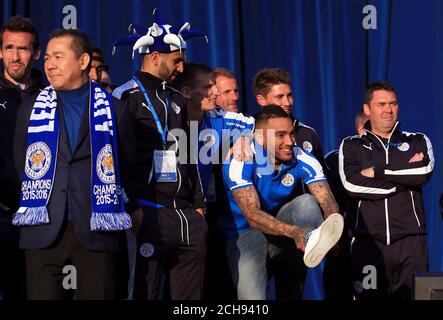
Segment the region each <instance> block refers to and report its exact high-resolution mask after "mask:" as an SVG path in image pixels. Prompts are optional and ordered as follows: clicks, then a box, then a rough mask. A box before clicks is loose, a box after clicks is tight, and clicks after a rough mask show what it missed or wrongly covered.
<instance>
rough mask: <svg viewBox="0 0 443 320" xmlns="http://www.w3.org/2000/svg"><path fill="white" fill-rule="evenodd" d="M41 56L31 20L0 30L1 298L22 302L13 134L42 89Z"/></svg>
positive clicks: (17, 18) (16, 21)
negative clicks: (23, 107) (23, 108)
mask: <svg viewBox="0 0 443 320" xmlns="http://www.w3.org/2000/svg"><path fill="white" fill-rule="evenodd" d="M39 56H40V42H39V34H38V32H37V29H36V28H35V26H34V24H33V23H32V21H31V20H29V19H27V18H24V17H21V16H14V17H12V18H10V19H9V21H8V22H6V23H5V24H4V25H3V26H2V28H1V30H0V59H1V60H2V62H3V66H2V68H1V70H0V260H1V261H2V263H1V264H0V296H1V297H2V299H24V298H25V296H26V291H25V275H24V273H25V270H24V268H25V267H24V257H23V252H22V251H21V250H19V247H18V246H19V245H18V242H19V229H18V228H17V227H15V226H13V225H12V223H11V218H12V214H13V213H14V212H15V211H16V210H17V208H18V204H19V199H20V181H19V179H18V175H17V173H16V170H15V166H14V161H13V144H14V130H15V120H16V117H17V112H18V110H19V106H20V104H21V102H22V101H23V100H24V99H25V98H27V97H29V96H30V95H32V94H34V93H36V92H39V91H40V90H41V89H42V88H43V87H44V84H43V75H42V73H41V72H40V70H37V69H34V68H32V66H33V61H34V60H37V59H38V58H39Z"/></svg>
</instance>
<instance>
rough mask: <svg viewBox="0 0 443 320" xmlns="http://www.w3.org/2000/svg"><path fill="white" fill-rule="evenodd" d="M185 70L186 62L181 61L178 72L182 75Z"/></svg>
mask: <svg viewBox="0 0 443 320" xmlns="http://www.w3.org/2000/svg"><path fill="white" fill-rule="evenodd" d="M184 68H185V63H184V61H180V62H179V63H177V72H179V73H182V72H183V70H184Z"/></svg>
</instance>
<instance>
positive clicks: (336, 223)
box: [303, 213, 344, 268]
mask: <svg viewBox="0 0 443 320" xmlns="http://www.w3.org/2000/svg"><path fill="white" fill-rule="evenodd" d="M343 224H344V223H343V217H342V216H341V215H340V214H338V213H333V214H331V215H330V216H329V217H328V218H327V219H326V220H325V221H323V223H322V224H321V225H320V226H319V227H318V228H317V229H314V230H313V231H312V233H311V235H310V237H309V239H308V242H307V243H306V246H305V255H304V257H303V261H304V262H305V265H306V266H307V267H309V268H314V267H316V266H317V265H318V264H319V263H320V262H321V261H322V260H323V257H324V256H325V255H326V253H328V251H329V250H330V249H331V248H332V247H333V246H334V245H335V244H336V243H337V242H338V240H339V239H340V237H341V234H342V232H343Z"/></svg>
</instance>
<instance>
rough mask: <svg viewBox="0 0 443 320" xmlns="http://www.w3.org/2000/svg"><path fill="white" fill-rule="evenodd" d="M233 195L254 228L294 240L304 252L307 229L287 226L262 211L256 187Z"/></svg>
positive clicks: (236, 191)
mask: <svg viewBox="0 0 443 320" xmlns="http://www.w3.org/2000/svg"><path fill="white" fill-rule="evenodd" d="M232 195H233V196H234V199H235V201H236V202H237V204H238V206H239V207H240V209H241V211H242V212H243V214H244V215H245V217H246V219H247V220H248V222H249V225H250V226H251V227H252V228H254V229H257V230H260V231H262V232H264V233H267V234H271V235H275V236H286V237H289V238H292V239H294V241H295V243H296V245H297V248H299V249H301V250H304V244H303V236H304V232H305V231H306V229H305V228H301V227H297V226H294V225H290V224H286V223H284V222H282V221H280V220H279V219H277V218H275V217H274V216H272V215H270V214H268V213H266V212H264V211H262V210H261V209H260V200H259V198H258V195H257V191H256V190H255V187H252V186H250V187H245V188H241V189H236V190H233V191H232Z"/></svg>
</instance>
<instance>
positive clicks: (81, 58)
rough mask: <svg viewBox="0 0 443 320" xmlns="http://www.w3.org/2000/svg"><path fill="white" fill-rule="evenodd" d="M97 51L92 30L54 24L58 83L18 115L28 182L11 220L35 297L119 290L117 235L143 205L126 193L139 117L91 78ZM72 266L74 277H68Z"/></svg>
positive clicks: (51, 62) (49, 54)
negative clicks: (16, 228) (135, 123)
mask: <svg viewBox="0 0 443 320" xmlns="http://www.w3.org/2000/svg"><path fill="white" fill-rule="evenodd" d="M91 55H92V45H91V42H90V41H89V39H88V37H87V36H86V34H85V33H83V32H82V31H80V30H74V29H72V30H64V29H57V30H54V31H53V32H52V33H51V35H50V38H49V42H48V45H47V48H46V52H45V73H46V76H47V78H48V80H49V83H50V84H51V85H50V86H48V87H46V88H45V89H44V90H42V92H41V93H40V94H38V96H37V95H36V97H35V98H33V99H28V100H26V101H25V102H24V103H23V105H22V106H21V108H20V109H19V113H18V115H17V123H16V131H15V141H14V158H15V164H16V167H17V169H18V172H20V173H22V184H21V195H20V208H19V209H18V210H17V212H16V213H15V214H14V217H13V223H14V224H15V225H18V226H20V227H21V234H20V246H21V248H23V249H25V250H26V251H25V255H26V270H27V284H28V299H39V300H40V299H63V298H64V297H65V296H66V293H67V291H66V290H68V289H77V290H76V291H75V297H76V299H114V298H115V296H116V288H115V280H114V279H115V268H116V267H115V263H116V253H117V251H118V250H119V238H120V236H121V230H125V229H128V228H130V227H131V218H130V216H129V215H128V214H127V213H126V211H128V212H132V211H133V210H135V208H136V204H135V202H134V201H129V202H128V200H129V199H131V198H132V197H131V194H130V192H129V189H128V188H126V196H127V197H129V199H127V197H126V196H125V191H124V190H123V183H124V184H125V186H127V183H126V179H127V174H126V173H127V169H128V167H129V166H130V165H131V164H132V161H131V159H133V154H134V152H133V148H132V142H133V141H134V135H133V131H132V130H133V123H132V121H131V117H130V115H129V113H128V112H127V108H125V107H124V105H123V104H122V103H121V102H120V101H118V100H116V99H113V98H111V97H110V96H109V94H108V93H107V92H106V90H105V89H104V88H102V87H100V86H99V85H97V84H96V83H95V82H92V81H90V80H89V78H88V74H89V68H90V63H91ZM123 142H124V143H123ZM125 160H126V161H125ZM125 202H126V203H125ZM125 207H126V210H125ZM68 265H69V266H71V268H69V269H66V266H68ZM72 267H73V268H74V269H75V270H73V269H72ZM66 270H69V272H71V273H73V272H75V274H76V277H73V278H72V279H73V280H72V281H74V282H70V283H66V281H65V279H64V278H65V276H66V274H65V272H66ZM74 279H76V281H75V280H74Z"/></svg>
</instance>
